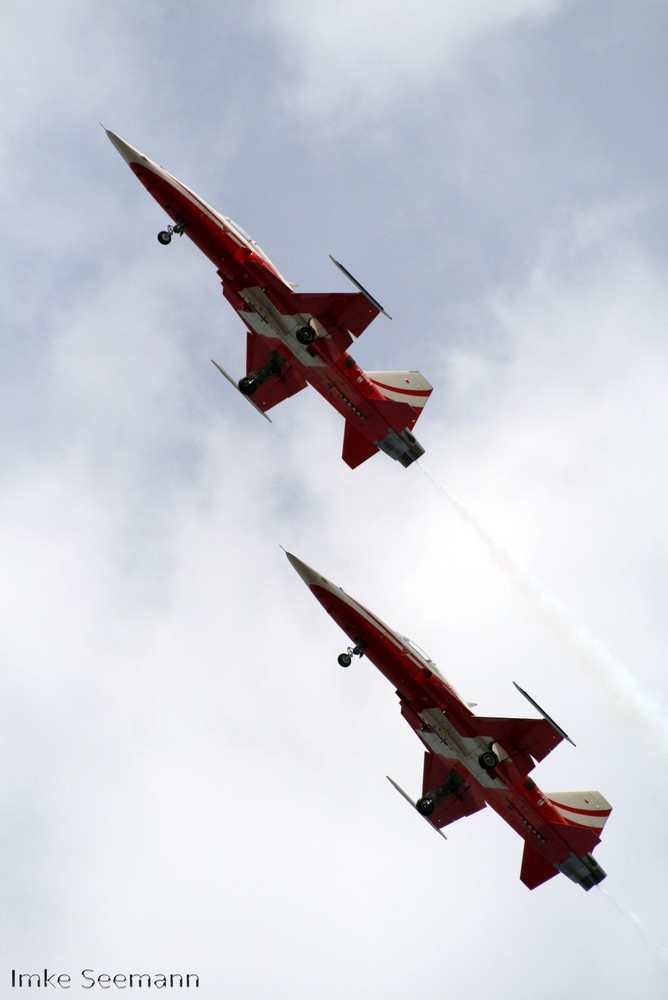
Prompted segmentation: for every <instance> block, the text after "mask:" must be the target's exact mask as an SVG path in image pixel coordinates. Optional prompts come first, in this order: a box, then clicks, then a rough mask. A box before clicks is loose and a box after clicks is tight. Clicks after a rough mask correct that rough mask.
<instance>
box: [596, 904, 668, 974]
mask: <svg viewBox="0 0 668 1000" xmlns="http://www.w3.org/2000/svg"><path fill="white" fill-rule="evenodd" d="M596 888H597V889H599V890H600V892H602V893H603V895H604V896H605V897H606V899H608V900H609V901H610V903H611V904H612V905H613V906H614V907H615V909H616V910H618V911H619V912H620V913H621V914H622V915H623V916H624V917H626V919H627V920H628V921H629V923H631V924H633V926H634V927H635V929H636V930H637V931H638V934H640V936H641V938H642V939H643V941H644V942H645V944H646V945H647V946H648V947H649V948H651V949H652V951H654V952H656V954H657V955H658V956H659V958H662V959H663V961H664V962H666V963H667V964H668V948H667V947H666V946H665V944H661V943H660V942H659V941H657V940H656V938H653V937H651V935H649V934H648V933H647V931H646V930H645V928H644V927H643V925H642V921H641V920H640V917H639V916H638V915H637V914H636V913H633V911H632V910H627V908H626V907H625V906H622V904H621V903H620V902H618V900H616V899H615V897H614V896H613V895H612V893H610V892H608V890H607V889H604V888H603V886H602V885H598V886H596Z"/></svg>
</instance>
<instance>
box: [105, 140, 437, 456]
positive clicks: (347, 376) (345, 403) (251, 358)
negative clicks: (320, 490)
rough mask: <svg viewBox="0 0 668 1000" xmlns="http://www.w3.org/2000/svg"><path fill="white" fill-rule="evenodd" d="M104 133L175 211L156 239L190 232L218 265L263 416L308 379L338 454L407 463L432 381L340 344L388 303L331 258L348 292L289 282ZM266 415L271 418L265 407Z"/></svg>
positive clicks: (173, 182) (234, 232) (250, 392)
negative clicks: (340, 425)
mask: <svg viewBox="0 0 668 1000" xmlns="http://www.w3.org/2000/svg"><path fill="white" fill-rule="evenodd" d="M105 131H106V132H107V135H108V136H109V139H110V140H111V142H112V143H113V145H114V146H115V147H116V149H117V150H118V152H119V153H120V154H121V156H122V157H123V159H124V160H125V161H126V163H128V164H129V165H130V168H131V170H132V171H133V173H135V174H136V176H137V177H138V178H139V180H140V181H141V182H142V184H143V185H144V187H145V188H146V190H147V191H148V192H149V194H151V195H153V197H154V198H155V200H156V201H157V202H158V204H160V205H161V206H162V208H163V209H164V210H165V212H166V213H167V214H168V215H169V216H170V218H171V219H172V220H173V223H174V225H169V226H167V229H164V230H163V231H162V232H160V233H158V240H159V242H160V243H162V244H165V245H166V244H168V243H170V242H171V239H172V236H173V235H175V234H176V235H178V236H181V235H182V234H183V233H185V234H186V236H189V237H190V239H191V240H192V241H193V243H194V244H195V245H196V246H197V247H199V249H200V250H201V251H202V253H204V254H206V256H207V257H208V258H209V260H210V261H212V263H213V265H214V266H215V268H216V270H217V272H218V274H219V276H220V279H221V281H222V283H223V295H224V296H225V298H226V299H227V301H228V302H229V303H230V305H231V306H232V308H233V309H234V310H235V311H236V312H237V313H238V314H239V316H240V317H241V319H242V320H243V321H244V323H245V324H246V326H247V328H248V333H247V349H246V375H245V376H244V378H242V379H240V381H239V382H236V381H235V379H233V378H232V377H231V376H230V375H229V374H228V373H227V372H226V371H225V369H224V368H222V366H221V365H219V364H218V363H217V362H216V361H214V362H213V363H214V364H215V365H216V367H217V368H218V370H219V371H220V372H221V374H223V375H224V376H225V377H226V378H227V379H228V380H229V381H230V382H231V383H232V385H234V386H235V387H236V388H237V389H239V391H240V392H241V393H242V394H243V395H244V396H246V397H248V398H249V399H250V401H251V402H252V403H253V404H254V405H255V406H256V408H257V409H258V410H260V411H261V412H262V413H263V414H265V416H266V411H267V410H269V409H271V407H272V406H276V404H277V403H280V402H282V400H284V399H288V397H289V396H293V395H294V394H295V393H296V392H299V390H300V389H303V388H304V387H305V386H306V385H307V384H310V385H312V386H313V388H314V389H317V391H318V392H319V393H320V394H321V395H322V396H324V397H325V399H326V400H328V401H329V402H330V403H331V404H332V406H333V407H334V408H335V409H337V410H338V411H339V413H341V414H343V417H344V419H345V422H346V426H345V434H344V438H343V460H344V462H346V463H347V464H348V465H349V466H350V467H351V468H353V469H354V468H356V467H357V466H358V465H361V464H362V462H365V461H366V459H367V458H370V457H371V456H372V455H375V454H376V452H377V451H379V450H380V451H384V452H385V454H386V455H389V456H390V457H391V458H395V459H397V461H399V462H400V463H401V464H402V465H403V466H405V467H407V466H409V465H410V464H411V463H412V462H414V461H415V460H416V459H417V458H419V457H420V455H423V454H424V448H423V447H422V446H421V445H420V443H419V442H418V441H417V440H416V438H415V437H414V436H413V434H412V433H411V432H412V429H413V427H414V426H415V423H416V421H417V419H418V417H419V416H420V414H421V412H422V408H423V406H424V405H425V403H426V402H427V399H428V398H429V395H430V393H431V391H432V387H431V385H430V384H429V382H427V380H426V379H425V378H424V377H423V376H422V375H421V374H420V372H365V371H363V370H362V369H361V368H360V366H359V365H358V364H357V363H356V362H355V361H354V360H353V358H352V357H351V356H350V355H349V354H348V353H347V348H348V347H349V346H350V344H351V343H352V340H353V337H359V335H360V334H361V333H362V332H363V331H364V330H366V328H367V326H368V325H369V323H371V321H372V320H373V319H375V317H376V316H377V315H378V313H380V312H382V313H384V315H387V313H385V310H384V309H383V308H382V306H381V305H379V303H378V302H376V300H375V299H374V298H373V297H372V296H371V295H370V294H369V293H368V292H367V291H366V289H364V288H363V287H362V286H361V285H360V284H359V282H357V281H356V280H355V278H353V276H352V275H351V274H350V273H349V272H348V271H347V270H346V269H345V268H344V267H343V266H342V265H341V264H339V262H338V261H336V260H334V258H333V257H332V260H333V261H334V263H335V264H336V266H337V267H338V268H339V269H340V270H341V271H342V272H343V273H344V274H345V275H346V277H348V278H349V279H350V280H351V281H352V283H353V284H354V285H355V286H356V288H357V291H355V292H325V293H316V294H302V293H298V292H295V291H294V287H293V286H292V285H290V284H289V283H288V282H287V281H286V280H285V278H283V276H282V275H281V274H279V272H278V271H277V269H276V268H275V267H274V265H273V264H272V263H271V261H270V260H269V258H268V257H267V255H266V254H265V253H264V252H263V251H262V250H261V249H260V247H259V246H258V245H257V243H256V242H255V241H254V240H252V239H251V237H250V236H249V235H248V234H247V233H245V232H244V230H243V229H241V227H240V226H238V225H237V224H236V223H234V222H232V220H231V219H228V218H227V217H226V216H223V215H219V213H218V212H216V211H215V209H213V208H211V206H210V205H207V204H206V202H204V201H202V199H201V198H200V197H198V195H196V194H195V193H194V192H193V191H191V190H190V189H189V188H187V187H186V186H185V184H182V183H181V182H180V181H178V180H177V179H176V177H172V175H171V174H170V173H168V172H167V171H166V170H164V169H163V168H162V167H160V166H158V164H157V163H154V162H153V160H149V158H148V157H147V156H144V154H143V153H140V152H139V151H138V150H136V149H133V148H132V146H129V145H128V144H127V143H126V142H124V141H123V140H122V139H119V138H118V136H117V135H114V134H113V132H109V131H108V130H105ZM267 419H269V418H268V417H267Z"/></svg>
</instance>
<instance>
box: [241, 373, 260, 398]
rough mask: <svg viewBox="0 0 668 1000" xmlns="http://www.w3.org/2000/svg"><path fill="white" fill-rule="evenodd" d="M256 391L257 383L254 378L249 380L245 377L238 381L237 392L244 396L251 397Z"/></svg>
mask: <svg viewBox="0 0 668 1000" xmlns="http://www.w3.org/2000/svg"><path fill="white" fill-rule="evenodd" d="M256 389H257V382H256V381H255V379H254V378H249V377H248V376H247V375H246V376H245V377H244V378H240V379H239V392H240V393H242V394H243V395H244V396H252V395H253V393H254V392H255V390H256Z"/></svg>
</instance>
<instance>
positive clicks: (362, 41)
mask: <svg viewBox="0 0 668 1000" xmlns="http://www.w3.org/2000/svg"><path fill="white" fill-rule="evenodd" d="M566 2H567V0H540V2H535V0H533V2H532V0H502V2H493V0H489V2H488V0H478V2H476V3H466V2H464V0H461V2H460V0H450V2H447V3H439V2H438V0H418V2H417V3H412V4H410V5H407V4H405V3H403V2H401V0H390V2H386V0H372V2H367V3H356V2H355V0H336V2H334V3H328V4H320V5H318V6H314V5H313V4H311V3H308V2H306V0H288V2H284V3H281V4H263V5H262V8H261V10H262V16H263V18H266V19H267V20H268V21H269V22H270V23H271V24H272V26H273V27H274V28H275V29H276V31H277V32H278V34H279V43H280V47H281V50H282V59H283V62H284V65H285V70H286V75H287V81H286V84H285V86H284V87H283V88H281V92H282V98H283V102H284V104H285V106H286V107H287V108H288V109H289V110H290V111H292V112H295V113H297V114H298V115H305V116H306V117H307V118H308V119H310V120H312V121H313V123H315V124H316V125H318V124H319V125H321V126H330V127H331V126H333V127H335V128H337V129H338V127H341V126H345V127H347V128H349V129H350V128H352V127H353V126H354V125H357V124H359V122H360V120H362V121H370V120H373V119H374V117H375V116H382V115H383V114H384V113H385V112H386V111H387V108H388V105H390V104H392V103H394V102H399V103H401V102H402V101H403V100H404V99H405V97H406V95H407V94H410V95H411V96H413V97H415V96H417V95H419V94H420V93H424V92H426V91H427V90H428V88H430V87H434V86H437V85H438V84H439V83H441V82H442V81H443V80H444V79H448V78H452V77H454V76H456V75H457V73H458V72H459V70H460V67H461V64H462V62H463V60H464V59H465V57H466V55H467V53H468V51H469V50H470V48H471V47H472V46H473V45H474V44H475V42H477V41H479V40H480V39H482V38H485V37H487V36H489V35H490V34H492V33H493V32H495V31H499V30H504V29H506V28H509V27H511V26H513V25H515V24H517V23H518V22H522V21H526V22H528V23H536V22H543V21H545V20H546V19H548V18H550V17H551V16H553V15H554V14H555V13H556V12H557V11H558V10H559V9H560V8H562V7H563V6H565V3H566Z"/></svg>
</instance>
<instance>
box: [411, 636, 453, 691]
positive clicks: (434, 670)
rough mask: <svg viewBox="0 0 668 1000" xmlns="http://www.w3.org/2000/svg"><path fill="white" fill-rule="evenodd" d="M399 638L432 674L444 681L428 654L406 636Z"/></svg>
mask: <svg viewBox="0 0 668 1000" xmlns="http://www.w3.org/2000/svg"><path fill="white" fill-rule="evenodd" d="M400 638H401V639H403V641H404V642H405V643H406V644H407V645H408V646H409V647H410V648H411V649H412V650H413V652H414V653H417V655H418V656H419V658H420V659H421V660H424V662H425V664H426V666H427V667H428V668H429V669H430V670H431V672H432V674H436V676H437V677H440V678H441V680H442V681H445V677H444V676H443V674H442V673H441V671H440V670H439V669H438V667H437V666H436V664H435V663H434V661H433V660H432V658H431V656H429V654H428V653H426V652H425V651H424V649H422V647H421V646H418V644H417V642H414V641H413V640H412V639H409V637H408V636H407V635H402V636H400Z"/></svg>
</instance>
